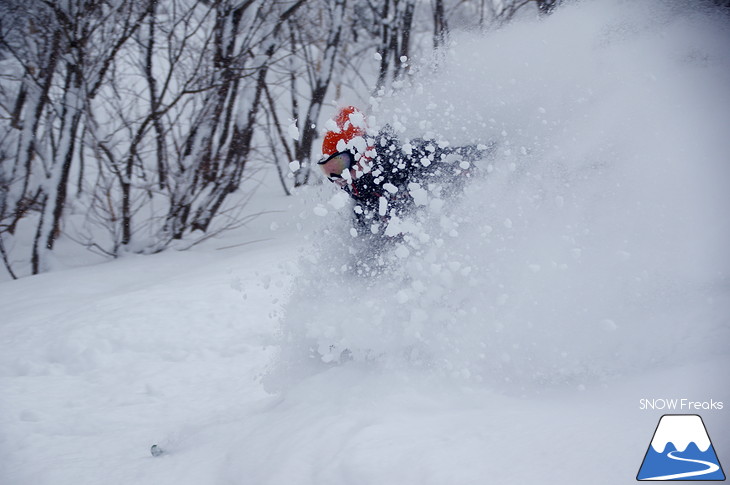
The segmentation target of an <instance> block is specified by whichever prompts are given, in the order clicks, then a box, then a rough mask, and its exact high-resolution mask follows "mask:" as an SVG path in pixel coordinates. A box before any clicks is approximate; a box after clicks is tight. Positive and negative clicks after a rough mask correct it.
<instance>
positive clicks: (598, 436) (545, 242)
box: [0, 2, 730, 485]
mask: <svg viewBox="0 0 730 485" xmlns="http://www.w3.org/2000/svg"><path fill="white" fill-rule="evenodd" d="M635 3H641V5H638V6H637V5H635ZM657 5H658V4H656V3H652V2H629V3H628V4H622V5H620V6H615V5H613V6H612V5H603V4H601V3H591V4H588V5H585V4H583V5H579V6H575V7H569V8H565V9H564V10H562V11H561V12H560V15H556V16H555V17H554V18H551V19H549V20H548V21H546V22H543V23H523V24H517V25H514V26H512V27H510V28H508V29H505V30H504V31H501V32H497V33H495V34H493V35H492V36H490V37H488V38H486V39H481V38H472V37H462V38H459V39H457V42H458V44H457V45H456V46H455V47H454V48H453V50H452V51H451V52H450V53H449V55H448V56H447V59H448V60H447V62H448V63H449V64H448V67H447V68H446V69H444V70H443V72H444V73H445V74H444V75H443V76H441V77H436V78H433V79H429V80H428V81H425V80H423V79H421V80H420V81H418V82H417V86H416V87H415V88H414V89H413V90H409V91H408V92H407V93H406V94H403V95H399V96H397V97H395V98H391V99H389V100H387V102H385V103H382V105H381V106H380V107H379V108H376V109H375V110H374V112H375V115H376V116H377V117H378V119H379V122H380V123H386V122H387V123H391V124H393V125H394V126H396V127H400V125H402V127H403V131H402V133H401V135H402V136H403V137H408V136H416V135H418V134H422V133H423V132H424V131H430V132H431V133H432V134H433V136H434V137H436V138H438V139H442V140H445V141H449V142H451V143H454V144H457V143H465V142H470V141H475V140H482V139H486V140H498V141H499V146H498V152H497V155H496V156H495V157H494V158H493V159H491V160H488V161H487V163H488V164H489V166H486V165H485V167H484V169H485V170H486V171H487V172H488V176H487V177H485V178H484V179H483V180H478V181H476V182H475V183H474V184H473V185H472V186H471V187H470V188H469V189H468V190H467V192H466V193H465V194H464V197H463V198H461V199H460V200H458V201H457V200H452V199H448V198H442V197H440V196H439V194H438V192H437V191H434V192H432V193H430V195H429V197H430V199H429V202H428V204H427V205H426V206H424V209H423V211H422V212H421V213H420V214H419V215H418V216H417V217H416V218H414V220H411V221H402V224H403V225H402V228H403V230H404V231H406V233H407V234H408V235H409V237H410V242H408V241H409V239H406V246H405V249H408V251H407V252H404V251H399V252H398V253H397V254H396V253H395V252H394V253H393V254H392V255H390V257H391V258H392V260H393V261H395V263H394V264H392V265H391V266H389V267H388V270H387V271H386V272H385V274H383V275H379V276H377V277H375V278H357V277H353V276H352V275H351V274H348V272H347V271H346V270H343V267H344V268H346V267H347V265H348V262H349V261H351V258H352V256H353V255H351V254H348V253H349V247H350V246H351V245H352V244H353V243H352V238H351V236H350V231H349V229H350V228H349V225H348V217H347V214H346V211H347V208H346V207H344V206H343V205H342V203H341V202H342V201H341V200H340V199H338V198H337V197H336V195H335V194H336V192H334V191H333V190H332V187H313V188H311V189H308V190H305V191H302V193H300V194H298V195H297V196H295V198H294V199H292V200H287V199H285V198H282V197H279V196H278V189H277V187H276V181H275V175H274V174H273V173H272V174H270V175H271V177H269V178H268V179H267V183H268V184H269V186H268V187H267V188H265V189H263V190H264V195H265V197H263V198H260V199H258V202H257V204H260V206H259V207H252V210H254V211H255V210H258V209H259V208H264V207H265V208H267V209H277V210H281V211H282V212H279V213H275V214H271V215H268V216H266V217H262V218H260V219H258V220H257V221H255V222H254V223H252V224H251V225H250V226H249V227H247V228H245V230H242V231H240V232H238V233H235V234H229V235H227V236H226V238H225V239H222V240H214V241H209V242H207V243H206V244H204V245H201V246H199V247H196V248H194V249H193V250H191V251H188V252H168V253H165V254H160V255H155V256H148V257H132V256H128V257H124V258H121V259H120V260H117V261H114V262H112V263H108V264H103V265H97V266H89V267H83V268H76V269H67V270H63V271H57V272H54V273H50V274H44V275H40V276H36V277H31V278H26V279H22V280H19V281H14V282H2V283H0V308H1V309H2V317H0V319H1V320H0V321H1V323H0V483H2V484H10V485H16V484H18V485H25V484H34V485H35V484H38V485H66V484H98V483H107V484H128V483H135V484H147V483H149V484H153V483H154V484H158V485H159V484H168V483H169V484H179V485H188V484H190V485H193V484H234V483H235V484H239V483H252V484H285V483H286V484H291V483H294V484H318V485H320V484H339V483H348V484H445V483H448V484H472V483H474V484H476V483H499V484H513V483H514V484H529V483H535V484H546V483H555V484H572V483H575V484H579V483H591V484H604V483H605V484H621V483H633V482H634V480H635V479H634V477H635V476H636V472H637V470H638V469H639V466H640V464H641V460H642V458H643V456H644V454H645V452H646V450H647V447H648V446H649V443H650V442H651V438H652V433H653V432H654V429H655V427H656V424H657V422H658V420H659V417H660V416H661V415H662V414H664V413H667V412H688V413H699V414H701V415H702V418H703V420H704V422H705V425H706V426H707V429H708V432H709V434H710V437H711V438H712V440H713V445H714V448H715V450H716V452H717V454H718V457H719V459H720V462H721V463H722V464H724V465H725V466H726V467H727V466H728V463H730V424H728V423H730V419H728V418H727V413H728V412H730V411H728V407H730V387H728V386H727V377H726V376H727V373H728V370H730V352H728V350H727V344H728V343H730V338H729V335H730V326H729V321H728V316H729V315H730V286H729V285H728V274H729V270H730V261H729V260H728V259H729V258H727V253H726V248H727V247H728V243H729V242H730V241H728V239H729V236H730V230H729V228H728V219H727V217H726V214H725V211H726V207H727V202H728V200H727V183H728V180H730V178H728V166H727V155H726V154H727V153H730V140H728V139H727V138H726V137H725V134H724V129H725V127H727V126H730V110H729V109H728V108H729V107H730V95H728V94H727V93H726V86H728V85H730V84H729V82H730V56H729V55H728V53H727V52H726V49H725V48H724V46H726V45H727V42H726V41H727V39H728V31H727V27H725V26H724V24H723V22H722V21H721V20H718V19H717V18H716V17H712V16H707V15H705V14H702V13H697V14H693V15H691V14H689V13H688V12H687V11H686V10H682V9H681V8H679V9H678V8H669V7H667V8H660V7H658V6H657ZM454 73H459V75H458V76H456V75H454ZM399 124H400V125H399ZM438 201H441V202H438ZM325 208H326V211H325V210H324V209H325ZM325 212H327V215H328V216H329V217H318V214H324V213H325ZM263 239H266V241H261V242H257V243H256V242H254V243H251V244H247V245H245V246H240V247H232V246H235V245H236V244H240V243H246V242H251V241H259V240H263ZM325 289H326V295H327V297H326V298H323V290H325ZM345 348H346V349H348V350H349V351H350V356H349V357H348V359H349V360H348V359H346V360H347V361H346V362H341V363H336V362H331V360H332V358H335V360H336V359H337V358H338V357H339V352H340V350H341V349H345ZM332 354H335V355H332ZM682 398H686V399H689V400H691V401H697V402H709V401H710V400H713V401H715V402H723V403H724V408H723V409H713V410H696V409H685V410H679V409H678V410H674V411H669V410H659V409H655V410H646V409H644V410H642V409H640V400H641V399H682ZM152 444H159V445H160V446H162V448H163V449H165V450H166V452H165V453H164V454H163V455H162V456H159V457H156V458H154V457H152V456H151V454H150V453H149V449H150V446H151V445H152ZM725 471H726V473H727V471H728V470H727V468H726V469H725Z"/></svg>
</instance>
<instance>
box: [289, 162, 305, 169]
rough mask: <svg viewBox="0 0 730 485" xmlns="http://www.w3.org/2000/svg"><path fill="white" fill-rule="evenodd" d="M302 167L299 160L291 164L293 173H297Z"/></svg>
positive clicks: (290, 167)
mask: <svg viewBox="0 0 730 485" xmlns="http://www.w3.org/2000/svg"><path fill="white" fill-rule="evenodd" d="M301 167H302V164H301V163H299V160H294V161H292V162H289V170H291V171H292V172H296V171H297V170H299V169H300V168H301Z"/></svg>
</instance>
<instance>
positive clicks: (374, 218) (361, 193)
mask: <svg viewBox="0 0 730 485" xmlns="http://www.w3.org/2000/svg"><path fill="white" fill-rule="evenodd" d="M368 146H370V147H371V151H370V153H369V154H372V150H374V152H375V154H376V155H375V157H374V158H373V159H372V160H369V161H368V165H369V166H370V170H369V171H367V172H366V173H361V174H360V175H359V176H357V177H355V178H354V179H353V180H352V181H351V183H349V184H347V185H345V186H344V187H343V189H344V190H346V191H347V192H348V193H349V194H350V196H351V197H352V198H353V199H354V200H355V206H354V212H355V218H356V221H357V225H358V226H359V227H358V231H361V230H366V231H369V232H371V233H372V234H382V233H383V231H384V229H385V223H387V221H388V220H389V219H390V218H391V217H392V216H398V217H402V216H404V215H406V214H407V213H408V212H409V211H411V210H413V209H414V208H415V207H416V203H415V201H414V197H413V195H412V193H413V191H419V190H425V189H426V188H427V187H428V186H429V184H437V185H438V186H439V187H440V188H441V195H442V196H445V195H448V194H449V193H453V192H457V191H460V189H461V188H462V187H463V184H464V183H465V182H466V181H467V180H468V178H469V177H470V176H472V175H473V174H474V167H473V166H472V165H471V163H470V164H469V167H467V166H466V164H464V165H463V166H462V163H463V162H464V161H466V162H473V161H475V160H478V159H481V158H483V157H484V156H485V155H486V154H487V153H488V152H489V151H490V150H491V147H485V148H484V149H480V147H478V146H476V145H467V146H460V147H442V146H439V144H438V143H437V142H436V141H435V140H426V139H421V138H419V139H415V140H411V141H410V142H409V143H407V144H405V145H404V144H403V143H401V141H400V140H399V139H398V137H397V136H396V135H395V133H394V132H393V130H392V128H390V127H389V126H386V127H385V128H384V129H382V130H381V131H380V132H379V133H378V134H377V135H376V136H375V137H374V138H369V139H368ZM411 184H418V185H411Z"/></svg>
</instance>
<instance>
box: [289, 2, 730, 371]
mask: <svg viewBox="0 0 730 485" xmlns="http://www.w3.org/2000/svg"><path fill="white" fill-rule="evenodd" d="M688 5H691V4H688ZM726 20H727V19H725V18H721V17H718V14H717V12H710V11H703V10H701V9H699V8H697V7H694V8H693V7H691V6H686V5H684V4H680V3H678V2H584V3H580V4H576V5H567V6H565V8H562V9H560V11H559V12H558V13H556V14H555V15H553V16H552V17H550V18H548V19H546V20H544V21H532V22H530V21H527V22H519V23H515V24H513V25H510V26H508V27H506V28H504V29H502V30H500V31H498V32H495V33H492V34H489V35H486V36H476V35H464V36H461V37H457V38H455V39H454V45H453V46H452V47H451V48H450V50H449V51H448V52H446V53H444V55H443V56H441V57H440V59H441V60H440V65H439V67H438V70H437V74H433V72H432V70H431V69H430V67H428V66H425V67H423V68H422V69H421V73H420V74H418V75H417V76H415V79H414V80H413V86H412V87H411V88H409V89H407V90H404V91H403V92H402V94H396V95H393V96H391V97H389V98H387V99H385V100H383V99H379V100H375V101H374V103H373V107H372V112H373V114H374V115H375V117H376V118H377V119H378V121H379V123H381V124H385V123H388V124H390V125H391V126H393V127H394V128H395V129H396V130H397V131H399V133H400V136H401V137H402V138H403V139H404V140H405V139H408V138H409V137H417V136H424V135H426V136H430V137H433V138H434V139H435V140H438V141H446V142H449V143H451V144H455V145H458V144H463V143H491V142H496V151H495V152H494V153H493V155H492V156H491V158H489V159H488V160H484V161H483V162H482V164H481V169H482V171H481V175H480V176H479V177H478V178H477V179H476V180H474V181H473V182H472V183H471V184H469V186H468V187H467V189H466V190H465V193H464V194H463V195H462V196H461V197H459V198H456V199H454V198H444V197H442V196H441V195H440V193H439V191H438V188H436V190H432V191H430V192H428V194H427V197H428V200H424V201H422V202H423V204H422V205H420V206H419V210H418V211H417V212H416V213H415V214H413V216H412V217H411V218H410V219H408V220H403V221H397V223H398V224H399V230H400V232H402V233H403V234H404V235H405V237H404V240H403V242H402V244H399V245H395V246H394V248H393V251H391V252H390V253H389V254H388V255H386V259H387V260H388V261H387V264H386V269H385V270H384V271H383V272H382V274H379V275H377V276H374V277H362V276H357V275H354V274H353V270H352V269H353V267H352V261H353V259H356V258H357V252H358V250H359V248H358V246H357V243H356V240H355V239H354V238H353V237H352V235H351V231H350V228H351V227H352V225H351V222H350V217H349V214H348V211H350V210H351V209H350V206H349V205H347V204H345V203H344V202H343V201H342V200H341V199H340V198H339V196H337V195H335V196H332V194H331V193H328V194H329V195H326V197H333V199H332V200H331V201H330V204H329V216H331V217H329V218H327V226H326V227H325V228H323V229H322V230H321V231H320V233H318V235H317V238H316V239H317V243H316V244H315V246H316V247H315V248H314V249H313V251H312V252H311V253H310V254H308V255H307V256H306V257H305V258H303V261H302V267H301V275H300V278H299V279H298V280H297V283H296V284H295V289H294V290H293V294H292V295H291V300H290V302H289V304H288V307H287V316H286V318H285V319H284V321H283V322H282V337H283V339H284V345H283V350H282V355H281V361H280V362H279V364H278V367H279V368H278V371H286V372H294V370H293V369H297V368H301V367H306V363H307V362H310V363H311V362H315V361H316V362H319V363H320V365H323V364H321V362H322V361H324V362H325V363H327V362H332V361H338V360H340V359H341V358H343V357H344V358H346V359H348V360H354V361H362V362H371V363H377V365H384V366H395V367H400V366H406V367H409V368H410V367H418V368H423V369H427V370H429V371H434V372H438V373H443V374H447V375H449V376H454V377H456V378H459V379H467V380H470V381H473V382H486V383H503V382H524V381H530V382H548V383H551V382H552V383H554V382H566V381H568V380H570V381H575V380H578V381H580V380H581V379H594V378H595V377H602V376H612V375H621V374H626V373H630V372H633V371H634V370H636V369H638V368H647V367H650V366H657V365H672V364H674V363H677V362H679V361H687V360H688V359H692V358H698V357H700V356H702V355H707V354H711V353H713V352H715V351H717V350H718V349H720V346H722V345H724V344H726V343H727V342H728V328H729V323H728V315H730V311H729V310H730V305H729V298H728V293H729V288H730V285H729V282H728V275H729V274H730V258H728V256H727V249H726V248H728V247H730V227H729V224H730V223H729V219H728V217H727V215H726V211H727V207H728V206H730V205H729V204H728V203H729V202H730V200H728V196H727V194H728V190H727V189H728V187H727V185H728V181H730V167H728V164H727V157H728V153H730V138H728V137H727V134H726V133H725V131H726V129H727V127H728V126H730V94H729V93H728V91H727V86H730V53H729V52H728V51H727V46H728V45H730V43H729V42H728V41H729V40H730V34H729V32H728V27H727V22H726ZM333 190H334V189H333ZM333 193H334V192H333ZM421 196H423V194H421ZM324 203H326V199H325V200H324V201H323V204H324ZM333 214H334V216H333ZM345 349H346V351H345ZM343 351H345V353H344V354H343Z"/></svg>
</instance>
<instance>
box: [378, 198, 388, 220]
mask: <svg viewBox="0 0 730 485" xmlns="http://www.w3.org/2000/svg"><path fill="white" fill-rule="evenodd" d="M387 212H388V200H387V199H386V198H385V197H380V198H379V199H378V214H379V215H380V216H384V215H385V214H386V213H387Z"/></svg>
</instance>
